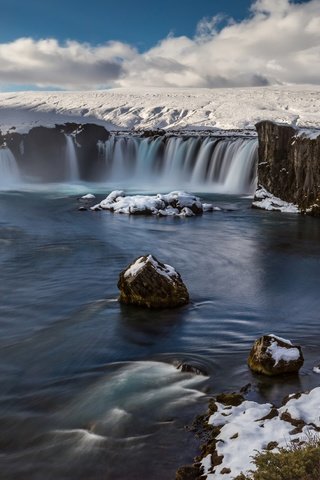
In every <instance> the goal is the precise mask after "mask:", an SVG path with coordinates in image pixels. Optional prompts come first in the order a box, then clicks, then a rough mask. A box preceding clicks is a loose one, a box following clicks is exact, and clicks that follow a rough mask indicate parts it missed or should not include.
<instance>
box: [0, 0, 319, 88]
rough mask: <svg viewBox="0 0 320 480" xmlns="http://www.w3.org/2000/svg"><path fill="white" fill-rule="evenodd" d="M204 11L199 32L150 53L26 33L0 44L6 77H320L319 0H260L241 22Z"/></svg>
mask: <svg viewBox="0 0 320 480" xmlns="http://www.w3.org/2000/svg"><path fill="white" fill-rule="evenodd" d="M221 20H223V17H221V16H215V17H212V18H211V19H210V18H205V19H203V20H201V21H200V22H199V24H198V29H197V33H196V36H195V37H194V38H188V37H185V36H181V37H174V36H172V35H171V36H169V37H167V38H165V39H163V40H162V41H160V42H159V43H158V44H157V45H156V46H154V47H153V48H151V49H150V50H148V51H147V52H145V53H142V54H140V53H138V52H137V51H136V50H135V49H134V48H133V47H131V46H130V45H126V44H124V43H121V42H108V43H107V44H105V45H101V46H96V47H92V46H90V45H88V44H80V43H78V42H74V41H73V42H71V41H70V42H67V43H66V44H65V45H61V44H59V43H58V42H57V41H56V40H54V39H47V40H41V41H35V40H32V39H28V38H22V39H18V40H16V41H14V42H12V43H6V44H0V84H1V83H2V84H8V83H11V84H19V83H23V84H34V85H37V86H42V87H59V88H67V89H68V88H70V89H72V88H78V89H79V88H99V87H103V86H114V85H115V86H143V85H145V86H170V87H216V86H250V85H264V84H268V83H316V84H320V0H310V1H308V2H305V3H298V4H293V3H290V2H289V1H288V0H257V1H255V2H254V3H253V4H252V7H251V14H250V16H249V17H248V18H247V19H245V20H243V21H241V22H234V21H232V19H230V20H227V21H226V22H225V24H224V26H223V27H222V28H219V25H221Z"/></svg>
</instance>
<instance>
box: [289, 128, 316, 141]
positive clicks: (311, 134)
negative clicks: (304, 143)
mask: <svg viewBox="0 0 320 480" xmlns="http://www.w3.org/2000/svg"><path fill="white" fill-rule="evenodd" d="M295 137H301V138H307V139H309V140H317V139H318V138H320V129H315V128H308V129H306V128H301V129H299V130H298V132H297V133H296V135H295Z"/></svg>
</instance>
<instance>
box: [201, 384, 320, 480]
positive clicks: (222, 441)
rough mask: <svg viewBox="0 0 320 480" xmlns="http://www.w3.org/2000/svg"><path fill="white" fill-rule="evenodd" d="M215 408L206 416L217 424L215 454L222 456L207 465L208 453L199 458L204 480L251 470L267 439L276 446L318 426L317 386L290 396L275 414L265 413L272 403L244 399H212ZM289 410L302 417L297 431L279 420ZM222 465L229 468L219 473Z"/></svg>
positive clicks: (229, 479)
mask: <svg viewBox="0 0 320 480" xmlns="http://www.w3.org/2000/svg"><path fill="white" fill-rule="evenodd" d="M216 405H217V407H218V410H217V412H216V413H214V414H213V415H211V416H210V418H209V422H208V423H209V424H210V425H214V426H218V427H220V428H221V430H220V433H219V435H218V436H217V437H216V440H217V446H216V450H217V454H218V455H222V456H223V460H222V463H221V464H220V465H218V466H216V467H212V466H211V455H207V456H206V457H204V458H203V459H202V462H201V464H202V466H203V469H204V473H205V475H206V478H207V479H208V480H232V479H234V477H236V476H237V475H239V474H240V473H241V472H243V473H246V472H248V471H249V470H254V469H255V466H254V464H253V463H252V457H254V456H255V455H256V454H257V452H258V451H263V450H264V449H266V448H267V446H268V444H269V443H270V442H277V446H276V447H274V449H273V450H274V451H277V450H278V448H279V447H284V448H286V447H288V445H289V444H290V442H291V441H293V440H299V441H307V439H308V438H309V436H310V431H314V430H315V428H314V426H316V427H319V426H320V387H318V388H315V389H314V390H311V392H309V393H305V394H302V395H301V397H300V398H298V399H297V398H292V399H291V400H289V401H288V402H287V404H286V405H284V406H283V407H281V408H279V409H278V416H275V417H274V418H271V419H270V418H269V419H268V418H267V419H265V420H263V418H264V417H266V416H267V415H268V414H269V413H270V411H271V409H272V407H273V406H272V405H271V404H269V403H267V404H258V403H256V402H252V401H244V402H243V403H242V404H241V405H239V406H237V407H228V406H224V405H222V404H220V403H216ZM286 412H287V413H289V414H290V415H291V417H292V418H294V419H297V420H300V419H301V420H303V421H304V422H305V423H306V426H305V427H303V429H302V432H301V433H296V434H292V431H293V430H294V426H293V425H292V424H291V423H289V422H287V421H285V420H281V415H282V414H283V413H286ZM223 468H228V469H230V470H231V472H230V473H224V474H222V473H221V471H222V470H223Z"/></svg>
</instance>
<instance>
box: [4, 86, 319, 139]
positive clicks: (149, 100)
mask: <svg viewBox="0 0 320 480" xmlns="http://www.w3.org/2000/svg"><path fill="white" fill-rule="evenodd" d="M260 120H274V121H276V122H280V123H290V124H292V125H295V126H305V127H311V126H312V127H320V87H319V86H270V87H255V88H233V89H231V88H216V89H207V88H201V89H199V88H193V89H191V88H190V89H178V88H176V89H173V88H170V89H167V88H148V89H145V88H143V89H139V88H135V89H126V88H116V89H110V90H106V91H101V90H100V91H91V92H18V93H12V92H10V93H1V94H0V130H2V132H6V131H8V130H9V129H10V128H12V127H15V128H16V130H17V131H19V132H26V131H28V130H29V129H30V128H31V127H33V126H37V125H38V126H39V125H43V126H54V125H55V124H57V123H58V124H61V123H65V122H77V123H98V124H101V125H104V126H105V127H106V128H107V129H109V130H119V129H125V130H131V129H154V128H164V129H180V130H181V129H194V130H197V129H199V130H201V129H226V130H229V129H242V130H243V129H253V128H254V125H255V123H256V122H258V121H260Z"/></svg>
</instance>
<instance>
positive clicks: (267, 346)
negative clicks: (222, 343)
mask: <svg viewBox="0 0 320 480" xmlns="http://www.w3.org/2000/svg"><path fill="white" fill-rule="evenodd" d="M303 362H304V360H303V355H302V350H301V347H300V346H297V345H292V343H291V342H290V341H289V340H285V339H283V338H279V337H277V336H275V335H264V336H263V337H261V338H259V339H258V340H256V341H255V343H254V345H253V347H252V350H251V352H250V355H249V358H248V365H249V367H250V368H251V370H253V371H254V372H256V373H262V374H264V375H268V376H273V375H281V374H285V373H297V372H298V371H299V369H300V368H301V367H302V365H303Z"/></svg>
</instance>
